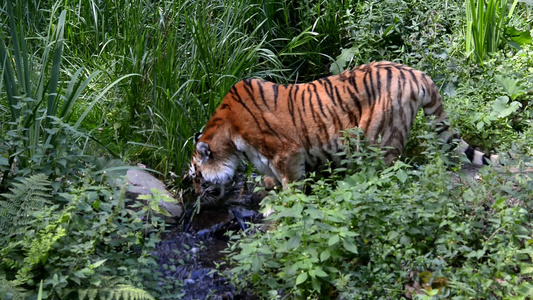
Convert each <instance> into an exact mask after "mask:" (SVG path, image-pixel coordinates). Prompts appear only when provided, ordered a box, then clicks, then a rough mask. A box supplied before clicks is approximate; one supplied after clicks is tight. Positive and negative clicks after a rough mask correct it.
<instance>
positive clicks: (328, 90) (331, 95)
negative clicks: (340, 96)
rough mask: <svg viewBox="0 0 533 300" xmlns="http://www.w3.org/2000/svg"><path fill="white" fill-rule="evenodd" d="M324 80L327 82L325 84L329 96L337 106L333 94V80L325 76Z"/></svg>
mask: <svg viewBox="0 0 533 300" xmlns="http://www.w3.org/2000/svg"><path fill="white" fill-rule="evenodd" d="M323 80H324V82H325V83H323V85H324V90H325V91H326V94H328V97H329V98H331V101H333V105H335V106H337V103H336V102H335V96H334V95H333V85H332V84H331V81H330V80H329V79H328V78H324V79H323Z"/></svg>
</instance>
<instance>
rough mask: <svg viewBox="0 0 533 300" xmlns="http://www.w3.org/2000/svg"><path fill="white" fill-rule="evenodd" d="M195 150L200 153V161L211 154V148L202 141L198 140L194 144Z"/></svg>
mask: <svg viewBox="0 0 533 300" xmlns="http://www.w3.org/2000/svg"><path fill="white" fill-rule="evenodd" d="M196 150H197V151H198V154H200V158H201V159H202V162H206V161H207V160H208V159H209V157H210V156H211V150H209V145H208V144H206V143H204V142H199V143H198V144H196Z"/></svg>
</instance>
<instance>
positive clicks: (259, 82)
mask: <svg viewBox="0 0 533 300" xmlns="http://www.w3.org/2000/svg"><path fill="white" fill-rule="evenodd" d="M257 86H258V87H259V94H260V95H261V99H263V103H264V104H265V106H266V108H267V109H268V110H270V107H268V103H267V102H266V99H265V94H264V92H263V82H261V81H257Z"/></svg>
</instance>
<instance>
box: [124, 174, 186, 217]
mask: <svg viewBox="0 0 533 300" xmlns="http://www.w3.org/2000/svg"><path fill="white" fill-rule="evenodd" d="M126 180H127V181H128V182H129V183H130V185H129V186H128V188H127V191H126V196H127V197H128V198H131V199H137V197H138V196H140V195H149V194H150V193H151V189H157V190H159V191H160V192H161V194H163V195H167V196H169V197H171V198H172V195H171V194H170V193H169V192H168V191H167V190H166V187H165V184H164V183H163V182H161V181H160V180H159V179H157V178H155V177H154V176H152V175H151V174H150V173H148V172H146V171H143V170H139V169H129V170H128V171H127V172H126ZM159 205H160V206H161V208H163V209H164V210H165V211H167V212H168V213H169V214H170V215H171V217H166V216H163V218H164V219H165V221H166V222H167V223H169V224H175V223H177V221H178V219H179V218H180V217H181V216H182V214H183V208H182V207H181V205H179V203H178V202H177V201H176V200H174V202H166V201H159Z"/></svg>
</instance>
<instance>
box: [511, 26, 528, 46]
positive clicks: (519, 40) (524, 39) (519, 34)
mask: <svg viewBox="0 0 533 300" xmlns="http://www.w3.org/2000/svg"><path fill="white" fill-rule="evenodd" d="M505 34H507V37H508V38H509V39H510V40H509V44H511V46H513V47H515V48H517V49H520V48H521V46H523V45H526V44H531V43H532V41H533V39H532V38H531V32H530V31H529V30H518V29H516V28H514V27H507V28H506V29H505Z"/></svg>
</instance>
